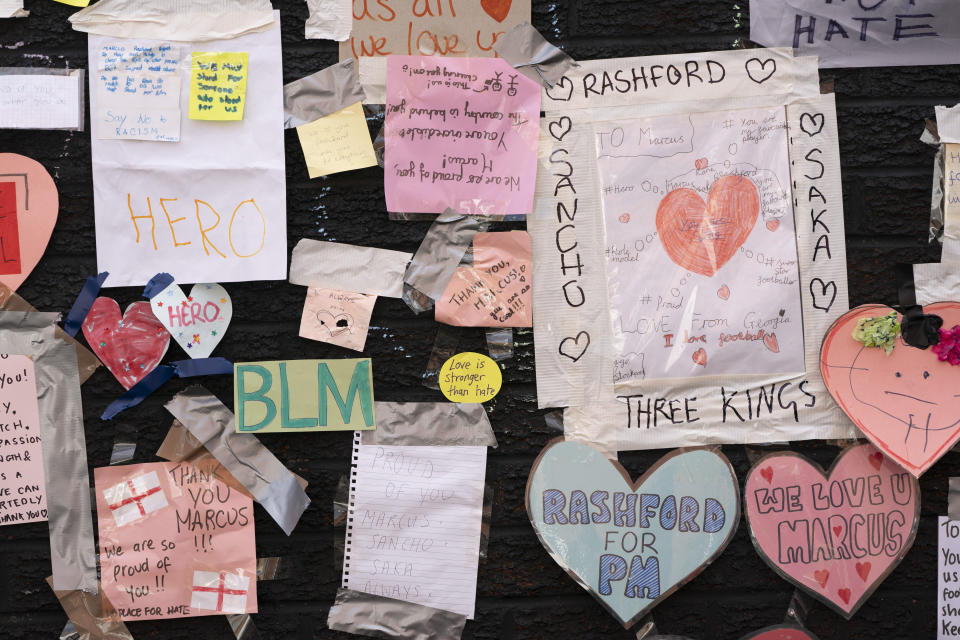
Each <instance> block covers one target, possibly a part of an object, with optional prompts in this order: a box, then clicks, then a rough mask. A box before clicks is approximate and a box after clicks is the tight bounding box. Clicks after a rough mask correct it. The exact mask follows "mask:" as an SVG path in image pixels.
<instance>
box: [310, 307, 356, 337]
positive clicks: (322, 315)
mask: <svg viewBox="0 0 960 640" xmlns="http://www.w3.org/2000/svg"><path fill="white" fill-rule="evenodd" d="M317 322H319V323H320V326H321V327H323V328H324V329H326V330H327V331H329V332H330V336H331V337H334V336H339V335H340V334H343V333H346V332H347V331H352V330H353V316H351V315H350V314H349V313H340V314H337V315H333V314H332V313H330V312H329V311H317Z"/></svg>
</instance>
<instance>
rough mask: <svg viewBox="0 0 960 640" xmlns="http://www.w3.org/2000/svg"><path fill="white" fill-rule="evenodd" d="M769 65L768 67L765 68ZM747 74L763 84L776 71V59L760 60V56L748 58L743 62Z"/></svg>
mask: <svg viewBox="0 0 960 640" xmlns="http://www.w3.org/2000/svg"><path fill="white" fill-rule="evenodd" d="M768 65H769V67H770V69H769V70H768V69H767V66H768ZM744 67H745V68H746V70H747V75H748V76H750V79H751V80H753V81H754V82H756V83H757V84H763V83H764V82H766V81H767V80H769V79H770V78H771V77H772V76H773V74H774V73H776V72H777V61H776V60H774V59H773V58H767V59H766V60H760V58H750V59H749V60H747V61H746V63H744Z"/></svg>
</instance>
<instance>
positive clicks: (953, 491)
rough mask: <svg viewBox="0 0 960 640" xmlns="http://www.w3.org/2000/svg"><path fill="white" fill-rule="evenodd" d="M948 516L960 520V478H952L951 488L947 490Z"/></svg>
mask: <svg viewBox="0 0 960 640" xmlns="http://www.w3.org/2000/svg"><path fill="white" fill-rule="evenodd" d="M947 516H948V517H949V518H950V519H951V520H960V478H956V477H954V478H950V490H949V491H948V492H947Z"/></svg>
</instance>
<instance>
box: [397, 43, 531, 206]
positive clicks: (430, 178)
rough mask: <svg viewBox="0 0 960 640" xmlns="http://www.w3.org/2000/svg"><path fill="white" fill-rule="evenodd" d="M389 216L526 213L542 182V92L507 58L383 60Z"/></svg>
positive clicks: (399, 58) (402, 57)
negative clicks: (539, 175) (539, 164)
mask: <svg viewBox="0 0 960 640" xmlns="http://www.w3.org/2000/svg"><path fill="white" fill-rule="evenodd" d="M386 109H387V115H386V123H385V125H384V127H385V132H386V139H387V146H386V155H385V156H384V183H383V187H384V191H385V194H386V198H387V209H389V210H390V211H398V212H408V211H409V212H415V213H443V212H444V211H445V210H446V209H448V208H452V209H454V210H456V211H458V212H460V213H466V214H474V215H488V216H495V215H512V214H519V215H524V214H527V213H529V212H530V210H531V208H532V207H533V189H534V184H535V182H536V177H537V137H538V135H539V132H538V126H539V122H540V85H538V84H537V83H536V82H534V81H533V80H531V79H530V78H527V77H526V76H524V75H523V74H522V73H520V72H518V71H516V70H515V69H514V68H513V67H511V66H510V65H509V64H507V63H506V61H504V60H502V59H495V60H486V59H480V58H450V59H444V60H436V59H432V58H424V57H421V56H413V57H410V56H391V57H390V58H388V59H387V104H386Z"/></svg>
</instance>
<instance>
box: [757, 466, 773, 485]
mask: <svg viewBox="0 0 960 640" xmlns="http://www.w3.org/2000/svg"><path fill="white" fill-rule="evenodd" d="M760 475H762V476H763V479H764V480H766V481H767V484H770V483H771V482H773V468H772V467H766V468H764V469H760Z"/></svg>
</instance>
